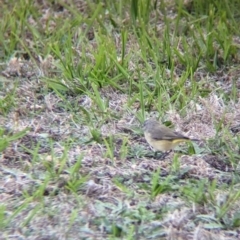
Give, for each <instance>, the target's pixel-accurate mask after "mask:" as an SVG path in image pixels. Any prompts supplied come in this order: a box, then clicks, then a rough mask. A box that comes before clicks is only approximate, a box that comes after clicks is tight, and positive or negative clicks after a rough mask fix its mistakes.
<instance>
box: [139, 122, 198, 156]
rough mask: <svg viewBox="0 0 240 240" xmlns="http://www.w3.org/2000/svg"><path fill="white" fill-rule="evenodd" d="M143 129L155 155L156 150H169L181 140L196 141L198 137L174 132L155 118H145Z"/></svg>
mask: <svg viewBox="0 0 240 240" xmlns="http://www.w3.org/2000/svg"><path fill="white" fill-rule="evenodd" d="M143 131H144V136H145V139H146V141H147V143H148V144H149V145H150V146H151V147H152V148H153V150H154V151H155V156H156V154H157V152H158V151H161V152H165V153H166V152H168V151H171V150H172V149H174V148H175V147H176V146H177V145H178V144H179V143H181V142H187V141H198V139H191V138H188V137H186V136H184V135H182V134H181V133H178V132H175V131H174V130H172V129H170V128H168V127H166V126H164V125H162V124H160V122H158V121H157V120H155V119H148V120H146V121H145V122H144V124H143Z"/></svg>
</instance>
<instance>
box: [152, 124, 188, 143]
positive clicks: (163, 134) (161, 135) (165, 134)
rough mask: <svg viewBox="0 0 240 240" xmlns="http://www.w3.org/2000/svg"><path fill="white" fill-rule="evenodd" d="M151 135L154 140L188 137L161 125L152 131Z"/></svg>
mask: <svg viewBox="0 0 240 240" xmlns="http://www.w3.org/2000/svg"><path fill="white" fill-rule="evenodd" d="M165 128H166V129H167V131H166V130H165ZM164 130H165V131H164ZM151 136H152V138H154V139H156V140H174V139H189V138H188V137H185V136H184V135H182V134H180V133H178V132H173V131H172V132H171V131H169V129H168V128H167V127H165V126H162V127H161V128H159V129H157V130H155V131H152V132H151Z"/></svg>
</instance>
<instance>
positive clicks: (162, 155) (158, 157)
mask: <svg viewBox="0 0 240 240" xmlns="http://www.w3.org/2000/svg"><path fill="white" fill-rule="evenodd" d="M170 152H171V151H168V152H164V153H162V154H161V155H160V156H158V152H157V151H156V152H155V153H154V158H155V159H158V160H163V159H165V158H166V157H167V156H168V154H169V153H170Z"/></svg>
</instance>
